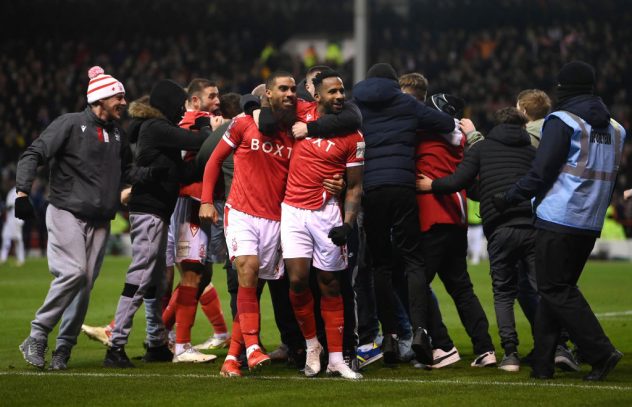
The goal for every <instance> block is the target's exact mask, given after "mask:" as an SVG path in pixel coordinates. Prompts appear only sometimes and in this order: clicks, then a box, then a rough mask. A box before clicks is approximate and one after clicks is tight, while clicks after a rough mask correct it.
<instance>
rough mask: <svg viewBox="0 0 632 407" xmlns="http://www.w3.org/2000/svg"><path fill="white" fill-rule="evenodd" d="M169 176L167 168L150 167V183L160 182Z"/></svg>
mask: <svg viewBox="0 0 632 407" xmlns="http://www.w3.org/2000/svg"><path fill="white" fill-rule="evenodd" d="M167 175H169V167H151V168H150V169H149V177H150V178H151V180H152V181H160V180H163V179H165V178H167Z"/></svg>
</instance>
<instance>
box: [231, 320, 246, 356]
mask: <svg viewBox="0 0 632 407" xmlns="http://www.w3.org/2000/svg"><path fill="white" fill-rule="evenodd" d="M243 348H244V337H243V335H242V333H241V325H240V324H239V314H237V315H236V316H235V320H234V321H233V332H232V334H231V337H230V347H229V348H228V355H230V356H234V357H235V358H238V357H239V355H241V351H242V349H243Z"/></svg>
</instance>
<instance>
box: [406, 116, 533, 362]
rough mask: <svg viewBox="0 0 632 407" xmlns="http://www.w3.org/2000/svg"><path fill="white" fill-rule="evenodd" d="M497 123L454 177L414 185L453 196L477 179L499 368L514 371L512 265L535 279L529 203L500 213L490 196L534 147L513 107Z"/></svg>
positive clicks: (522, 168) (524, 166)
mask: <svg viewBox="0 0 632 407" xmlns="http://www.w3.org/2000/svg"><path fill="white" fill-rule="evenodd" d="M496 121H497V122H498V125H497V126H496V127H494V128H493V129H492V131H491V132H490V133H489V135H487V137H486V138H485V139H484V140H483V141H480V142H478V143H476V144H474V146H472V148H470V150H468V151H467V153H466V154H465V158H464V159H463V161H462V162H461V164H459V166H458V167H457V168H456V171H455V173H454V174H452V175H449V176H447V177H443V178H438V179H435V180H434V181H433V180H431V179H429V178H426V177H422V178H421V179H420V180H419V181H418V183H417V185H418V188H419V189H420V190H422V191H432V192H433V193H435V194H438V193H439V194H440V193H453V192H456V191H460V190H462V189H463V188H466V187H468V186H470V185H471V184H473V183H475V182H476V179H477V177H478V182H479V195H480V202H481V217H482V220H483V230H484V232H485V236H486V237H487V241H488V244H487V250H488V253H489V261H490V270H491V276H492V287H493V291H494V308H495V311H496V321H497V323H498V330H499V333H500V340H501V345H502V347H503V348H504V350H505V356H504V357H503V360H502V361H501V362H500V365H499V366H498V367H499V369H502V370H505V371H510V372H515V371H518V370H519V369H520V359H519V358H518V355H517V351H518V334H517V332H516V326H515V318H514V309H513V307H514V302H515V300H516V297H517V295H518V269H517V267H516V265H517V263H518V262H519V261H520V260H521V259H523V258H524V259H525V260H526V264H527V267H528V273H529V274H530V275H531V276H534V275H535V229H534V228H533V226H532V223H533V220H532V219H533V214H532V210H531V204H530V202H529V201H523V202H522V203H521V204H519V205H517V206H515V207H513V208H511V209H508V210H506V211H505V212H503V213H500V212H498V211H497V210H496V208H495V207H494V205H493V203H492V197H493V196H494V194H496V193H498V192H502V191H505V190H507V188H509V187H510V186H511V185H513V184H514V183H515V182H516V181H517V180H518V179H520V177H521V176H523V175H524V174H526V173H527V172H528V171H529V169H530V168H531V161H532V160H533V158H534V157H535V148H534V147H533V146H531V142H530V138H529V133H527V131H526V129H525V124H526V123H527V121H528V119H527V117H526V116H525V115H524V114H522V113H520V112H519V111H518V110H517V109H516V108H514V107H507V108H504V109H500V110H499V111H498V112H496Z"/></svg>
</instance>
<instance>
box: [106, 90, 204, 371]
mask: <svg viewBox="0 0 632 407" xmlns="http://www.w3.org/2000/svg"><path fill="white" fill-rule="evenodd" d="M186 98H187V95H186V93H185V91H184V89H183V88H182V87H181V86H180V85H178V84H177V83H175V82H173V81H170V80H161V81H159V82H158V83H156V85H154V87H153V89H152V91H151V94H150V96H149V105H147V104H143V103H137V102H135V103H132V104H131V106H130V109H129V113H130V116H131V117H132V118H133V119H134V120H135V121H134V123H133V124H132V129H131V136H130V139H131V140H133V141H136V152H135V163H136V165H138V166H139V167H147V168H152V169H153V170H152V171H154V170H155V171H160V172H162V173H164V175H163V176H161V177H155V178H154V179H153V180H151V181H148V182H143V183H139V184H135V185H134V186H133V188H132V195H131V198H130V201H129V204H128V207H129V210H130V227H131V230H130V235H131V238H132V263H131V264H130V267H129V270H128V271H127V276H126V278H125V286H124V288H123V293H122V294H121V297H120V299H119V303H118V307H117V309H116V314H115V317H114V319H115V323H114V328H113V329H112V338H111V343H112V346H111V347H110V349H108V351H107V353H106V355H105V360H104V363H103V364H104V366H106V367H119V368H125V367H132V366H133V365H132V363H131V362H130V360H129V358H128V357H127V355H126V354H125V350H124V346H125V345H126V344H127V339H128V337H129V333H130V331H131V329H132V322H133V318H134V314H135V313H136V311H137V310H138V308H139V306H140V304H141V302H143V299H144V300H145V307H146V314H147V323H148V324H147V325H148V326H151V327H152V332H148V337H147V342H148V343H147V346H148V348H147V353H146V354H145V356H144V358H143V359H144V360H145V361H146V362H156V361H165V362H166V361H171V358H172V357H173V354H172V353H171V352H170V351H169V349H167V345H166V343H167V336H166V331H165V328H164V325H163V323H162V313H161V311H162V309H161V305H160V301H159V299H160V298H161V296H162V290H163V289H164V288H165V287H164V285H165V284H164V279H165V271H166V260H165V253H166V245H167V230H168V226H169V219H170V217H171V213H172V212H173V209H174V207H175V204H176V200H177V198H178V192H179V188H180V182H183V183H187V182H190V181H191V178H192V175H191V176H189V174H187V172H191V173H193V172H194V171H193V169H194V165H193V162H192V164H191V165H190V167H185V165H184V163H183V161H182V155H181V150H198V149H199V148H200V146H201V145H202V143H203V142H204V140H205V139H206V137H207V136H208V135H210V134H211V131H210V128H209V127H208V126H209V120H208V118H206V120H205V121H203V120H200V123H196V126H197V128H201V130H200V131H199V132H193V131H190V130H184V129H181V128H180V127H178V122H179V121H180V119H181V118H182V115H183V114H184V102H185V100H186ZM189 168H190V169H191V171H187V169H189ZM148 304H149V305H148Z"/></svg>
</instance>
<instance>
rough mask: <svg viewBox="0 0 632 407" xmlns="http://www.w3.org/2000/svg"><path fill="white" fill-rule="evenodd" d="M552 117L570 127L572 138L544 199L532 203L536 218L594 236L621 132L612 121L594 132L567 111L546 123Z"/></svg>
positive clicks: (616, 163) (610, 183)
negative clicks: (534, 203)
mask: <svg viewBox="0 0 632 407" xmlns="http://www.w3.org/2000/svg"><path fill="white" fill-rule="evenodd" d="M552 116H555V117H557V118H559V119H561V120H562V121H563V122H564V123H565V124H566V125H568V126H569V127H571V128H572V129H573V135H572V136H571V145H570V149H569V152H568V157H567V159H566V164H565V165H564V166H563V167H562V169H561V171H560V175H559V176H558V177H557V180H556V181H555V183H554V184H553V186H552V187H551V189H549V191H548V192H547V193H546V195H545V196H544V198H542V200H541V201H540V202H539V203H537V202H536V205H537V206H536V216H537V217H538V218H539V219H542V220H544V221H547V222H551V223H556V224H559V225H564V226H568V227H572V228H577V229H584V230H590V231H595V232H597V233H598V232H600V231H601V228H602V227H603V222H604V218H605V215H606V210H607V209H608V206H609V205H610V198H611V196H612V191H613V189H614V184H615V179H616V177H617V171H618V170H619V162H620V161H621V153H622V151H623V143H624V141H625V134H626V133H625V129H624V128H623V126H621V125H620V124H619V123H617V122H616V121H615V120H612V119H611V120H610V124H609V125H608V127H607V128H603V129H594V128H592V127H591V126H590V124H588V123H587V122H586V121H585V120H584V119H582V118H581V117H579V116H576V115H574V114H572V113H570V112H566V111H556V112H553V113H551V114H550V115H548V116H547V118H546V120H549V119H550V118H551V117H552ZM546 120H545V123H546ZM543 136H545V135H544V134H543ZM551 137H555V135H554V134H553V135H551Z"/></svg>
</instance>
